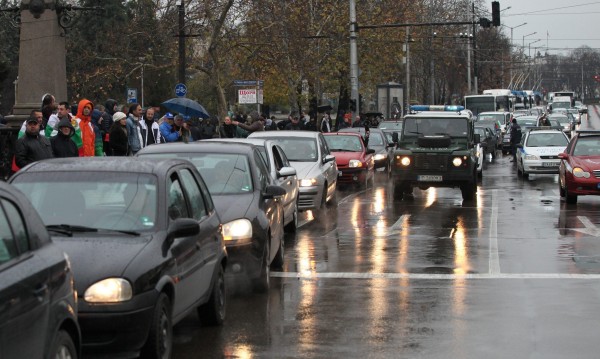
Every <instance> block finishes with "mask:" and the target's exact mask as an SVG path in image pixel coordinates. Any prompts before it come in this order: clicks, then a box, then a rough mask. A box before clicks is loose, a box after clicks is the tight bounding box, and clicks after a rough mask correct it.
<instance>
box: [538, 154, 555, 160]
mask: <svg viewBox="0 0 600 359" xmlns="http://www.w3.org/2000/svg"><path fill="white" fill-rule="evenodd" d="M540 158H541V159H543V160H557V159H558V155H556V156H540Z"/></svg>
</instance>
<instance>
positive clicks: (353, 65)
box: [350, 0, 360, 120]
mask: <svg viewBox="0 0 600 359" xmlns="http://www.w3.org/2000/svg"><path fill="white" fill-rule="evenodd" d="M357 31H358V25H357V23H356V0H350V88H351V94H350V98H351V99H352V100H354V101H355V103H356V112H355V113H353V114H352V119H353V120H354V117H355V116H356V115H357V114H360V101H359V95H358V50H357V47H356V37H357Z"/></svg>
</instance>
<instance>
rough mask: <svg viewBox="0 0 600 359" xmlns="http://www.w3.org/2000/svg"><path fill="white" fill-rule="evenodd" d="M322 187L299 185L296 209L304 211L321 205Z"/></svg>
mask: <svg viewBox="0 0 600 359" xmlns="http://www.w3.org/2000/svg"><path fill="white" fill-rule="evenodd" d="M322 191H323V188H321V186H310V187H300V188H299V190H298V209H299V210H301V211H305V210H308V209H316V208H318V206H320V205H321V197H322Z"/></svg>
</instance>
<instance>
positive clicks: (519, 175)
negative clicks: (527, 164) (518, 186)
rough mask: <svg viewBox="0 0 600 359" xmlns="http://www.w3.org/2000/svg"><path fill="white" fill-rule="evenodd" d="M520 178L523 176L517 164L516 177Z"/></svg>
mask: <svg viewBox="0 0 600 359" xmlns="http://www.w3.org/2000/svg"><path fill="white" fill-rule="evenodd" d="M521 176H523V172H521V167H519V164H517V177H521Z"/></svg>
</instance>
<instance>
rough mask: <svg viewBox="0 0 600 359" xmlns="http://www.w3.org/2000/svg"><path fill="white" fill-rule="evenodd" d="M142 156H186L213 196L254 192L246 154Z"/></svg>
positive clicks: (160, 155) (159, 155)
mask: <svg viewBox="0 0 600 359" xmlns="http://www.w3.org/2000/svg"><path fill="white" fill-rule="evenodd" d="M138 156H140V157H155V158H185V159H186V160H188V161H190V162H192V163H193V164H194V166H195V167H196V168H197V169H198V172H200V174H201V175H202V179H203V180H204V182H205V183H206V186H207V187H208V191H209V192H210V194H211V195H213V196H218V195H224V194H240V193H247V192H252V191H253V187H252V178H251V176H250V166H249V164H248V158H247V157H246V156H245V155H241V154H236V153H211V152H186V153H148V154H140V155H138Z"/></svg>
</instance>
